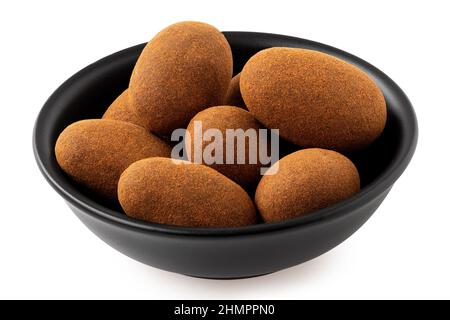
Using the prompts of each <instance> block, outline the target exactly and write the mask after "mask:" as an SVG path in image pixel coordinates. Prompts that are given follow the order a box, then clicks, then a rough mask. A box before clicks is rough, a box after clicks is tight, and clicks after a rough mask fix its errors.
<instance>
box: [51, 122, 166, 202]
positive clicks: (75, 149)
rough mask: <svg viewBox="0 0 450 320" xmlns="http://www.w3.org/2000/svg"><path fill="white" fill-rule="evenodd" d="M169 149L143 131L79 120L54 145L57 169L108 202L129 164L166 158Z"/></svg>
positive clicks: (163, 143)
mask: <svg viewBox="0 0 450 320" xmlns="http://www.w3.org/2000/svg"><path fill="white" fill-rule="evenodd" d="M170 152H171V149H170V147H169V146H168V145H167V144H166V143H165V142H163V141H162V140H160V139H159V138H157V137H155V136H154V135H152V134H150V133H148V132H147V131H146V130H145V129H144V128H142V127H140V126H137V125H135V124H131V123H128V122H123V121H116V120H100V119H95V120H82V121H78V122H75V123H73V124H71V125H70V126H68V127H67V128H65V129H64V131H63V132H61V134H60V135H59V137H58V140H57V141H56V146H55V155H56V160H57V161H58V164H59V165H60V167H61V168H62V169H63V170H64V171H65V172H66V173H67V174H68V175H69V176H70V177H71V178H72V179H74V180H75V181H76V182H78V183H80V184H81V185H83V186H85V187H87V188H88V189H89V190H91V191H93V192H94V193H95V194H97V195H99V196H101V197H104V198H106V199H109V200H114V199H117V182H118V181H119V177H120V175H121V173H122V172H123V171H124V170H125V169H126V168H127V167H128V166H129V165H130V164H132V163H133V162H135V161H137V160H140V159H143V158H148V157H155V156H159V157H170Z"/></svg>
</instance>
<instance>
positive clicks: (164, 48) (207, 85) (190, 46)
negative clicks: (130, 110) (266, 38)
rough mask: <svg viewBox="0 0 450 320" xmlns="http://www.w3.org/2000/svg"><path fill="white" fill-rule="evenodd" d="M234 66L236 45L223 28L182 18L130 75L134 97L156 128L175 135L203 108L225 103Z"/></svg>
mask: <svg viewBox="0 0 450 320" xmlns="http://www.w3.org/2000/svg"><path fill="white" fill-rule="evenodd" d="M232 70H233V59H232V54H231V49H230V46H229V44H228V42H227V40H226V39H225V37H224V36H223V34H222V33H221V32H220V31H219V30H217V29H216V28H214V27H213V26H210V25H208V24H205V23H200V22H180V23H176V24H173V25H171V26H169V27H167V28H166V29H164V30H162V31H161V32H159V33H158V34H157V35H156V36H155V37H154V38H153V39H152V40H151V41H150V42H149V43H148V44H147V45H146V47H145V48H144V50H143V51H142V53H141V55H140V57H139V59H138V61H137V63H136V66H135V68H134V70H133V73H132V76H131V80H130V86H129V89H130V93H131V94H130V96H131V101H132V104H133V106H134V108H135V109H136V111H137V113H138V114H139V115H140V116H142V117H144V118H145V119H148V120H149V125H150V129H151V131H152V132H155V133H157V134H160V135H163V136H170V135H171V133H172V131H173V130H174V129H177V128H185V127H186V126H187V124H188V123H189V120H190V119H191V118H192V117H193V116H194V115H195V114H196V113H197V112H199V111H201V110H203V109H206V108H208V107H210V106H215V105H219V104H221V103H222V101H223V99H224V96H225V94H226V91H227V89H228V85H229V83H230V81H231V77H232Z"/></svg>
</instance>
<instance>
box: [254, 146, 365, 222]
mask: <svg viewBox="0 0 450 320" xmlns="http://www.w3.org/2000/svg"><path fill="white" fill-rule="evenodd" d="M278 163H279V169H278V173H276V174H274V175H267V176H264V177H263V178H262V179H261V181H260V182H259V184H258V187H257V189H256V195H255V202H256V206H257V208H258V209H259V212H260V214H261V216H262V217H263V219H264V221H266V222H273V221H281V220H287V219H291V218H294V217H296V216H299V215H302V214H305V213H309V212H312V211H314V210H318V209H322V208H325V207H327V206H330V205H332V204H334V203H337V202H339V201H341V200H344V199H346V198H348V197H350V196H351V195H353V194H354V193H356V192H358V191H359V174H358V170H357V169H356V167H355V166H354V165H353V163H352V162H351V161H350V160H349V159H347V158H346V157H344V156H343V155H341V154H339V153H337V152H335V151H330V150H324V149H305V150H301V151H297V152H294V153H292V154H290V155H288V156H286V157H284V158H282V159H281V160H280V161H279V162H278Z"/></svg>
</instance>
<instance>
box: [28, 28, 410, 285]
mask: <svg viewBox="0 0 450 320" xmlns="http://www.w3.org/2000/svg"><path fill="white" fill-rule="evenodd" d="M225 36H226V37H227V39H228V41H229V42H230V45H231V47H232V50H233V56H234V66H235V73H237V72H239V71H240V70H241V68H242V67H243V65H244V63H245V62H246V61H247V60H248V59H249V58H250V57H251V56H252V55H253V54H255V53H256V52H257V51H259V50H261V49H264V48H268V47H274V46H285V47H300V48H307V49H314V50H318V51H322V52H326V53H328V54H331V55H334V56H336V57H339V58H341V59H343V60H346V61H348V62H350V63H352V64H354V65H356V66H358V67H359V68H361V69H362V70H364V71H365V72H367V73H368V74H369V75H370V76H371V77H372V78H373V79H375V81H376V82H377V83H378V85H379V86H380V88H381V89H382V91H383V93H384V96H385V98H386V102H387V105H388V121H387V126H386V129H385V131H384V133H383V134H382V136H381V137H380V138H379V139H378V140H377V141H376V142H375V143H374V144H373V145H372V146H371V147H370V148H369V149H367V150H364V151H362V152H359V153H355V154H351V155H349V156H350V157H351V158H352V160H353V161H354V162H355V164H356V165H357V167H358V169H359V172H360V175H361V182H362V189H361V192H359V193H358V194H356V195H354V196H353V197H351V198H350V199H347V200H345V201H342V202H340V203H338V204H336V205H333V206H331V207H328V208H325V209H322V210H319V211H316V212H313V213H311V214H308V215H305V216H302V217H298V218H296V219H292V220H289V221H284V222H279V223H271V224H260V225H255V226H250V227H240V228H227V229H199V228H183V227H174V226H166V225H158V224H153V223H146V222H142V221H138V220H134V219H132V218H129V217H127V216H126V215H125V214H123V212H121V211H120V209H117V208H110V207H107V206H105V205H102V204H101V203H100V202H99V201H98V199H95V198H94V197H92V195H90V194H88V193H86V192H84V191H83V190H82V189H81V188H79V187H78V186H77V185H75V184H74V183H73V182H72V181H71V180H70V179H68V178H67V177H66V175H65V174H64V173H63V172H62V171H61V169H60V168H59V166H58V164H57V162H56V159H55V154H54V145H55V141H56V139H57V137H58V135H59V133H60V132H61V131H62V130H63V129H64V128H65V127H66V126H67V125H69V124H71V123H72V122H75V121H77V120H80V119H88V118H99V117H101V115H102V114H103V112H104V110H105V109H106V108H107V106H108V105H109V104H110V103H111V102H112V101H113V100H114V99H115V97H117V96H118V95H119V94H120V93H121V92H122V91H123V90H124V89H125V88H126V87H127V85H128V81H129V78H130V74H131V71H132V69H133V66H134V64H135V62H136V59H137V58H138V56H139V54H140V52H141V50H142V49H143V47H144V44H142V45H138V46H135V47H132V48H129V49H126V50H123V51H120V52H118V53H115V54H113V55H110V56H108V57H106V58H104V59H102V60H100V61H97V62H95V63H93V64H92V65H90V66H88V67H87V68H85V69H83V70H81V71H80V72H78V73H77V74H75V75H74V76H73V77H71V78H70V79H69V80H67V81H66V82H65V83H64V84H63V85H61V87H59V88H58V89H57V90H56V91H55V92H54V93H53V95H52V96H51V97H50V98H49V99H48V101H47V102H46V104H45V105H44V107H43V108H42V110H41V112H40V114H39V116H38V118H37V121H36V124H35V128H34V135H33V147H34V153H35V156H36V161H37V163H38V166H39V168H40V170H41V171H42V173H43V175H44V177H45V178H46V179H47V181H48V182H49V183H50V185H51V186H52V187H53V188H54V189H55V190H56V191H57V192H58V193H59V194H60V195H61V196H62V197H63V198H64V199H65V200H66V202H67V204H68V205H69V207H70V208H71V209H72V210H73V212H75V214H76V215H77V216H78V217H79V218H80V220H81V221H82V222H83V223H84V224H85V225H86V226H87V227H88V228H89V229H91V231H92V232H94V233H95V234H96V235H97V236H99V237H100V238H101V239H102V240H104V241H105V242H106V243H108V244H109V245H111V246H112V247H114V248H116V249H117V250H119V251H120V252H122V253H124V254H126V255H128V256H130V257H131V258H134V259H136V260H138V261H141V262H143V263H146V264H148V265H150V266H153V267H156V268H160V269H164V270H168V271H173V272H177V273H182V274H186V275H190V276H196V277H206V278H223V279H226V278H243V277H252V276H257V275H263V274H267V273H271V272H274V271H278V270H281V269H284V268H288V267H291V266H294V265H297V264H300V263H302V262H305V261H307V260H310V259H312V258H315V257H317V256H319V255H321V254H322V253H324V252H327V251H328V250H330V249H332V248H333V247H335V246H337V245H338V244H340V243H341V242H342V241H344V240H345V239H347V238H348V237H349V236H350V235H351V234H353V232H355V231H356V230H357V229H358V228H359V227H361V225H363V224H364V223H365V222H366V221H367V219H369V217H370V216H371V215H372V213H373V212H374V211H375V210H376V209H377V207H378V206H379V205H380V204H381V202H382V201H383V199H384V198H385V197H386V195H387V194H388V192H389V190H390V189H391V187H392V185H393V183H394V182H395V181H396V180H397V179H398V177H399V176H400V175H401V174H402V172H403V171H404V169H405V168H406V166H407V165H408V163H409V161H410V159H411V157H412V155H413V153H414V149H415V146H416V142H417V122H416V117H415V114H414V111H413V108H412V106H411V104H410V102H409V101H408V98H407V97H406V95H405V94H404V93H403V92H402V90H401V89H400V88H399V87H398V86H397V85H396V84H395V83H394V82H393V81H392V80H391V79H390V78H389V77H388V76H386V75H385V74H384V73H382V72H381V71H380V70H378V69H376V68H375V67H373V66H372V65H370V64H369V63H367V62H365V61H363V60H361V59H359V58H357V57H355V56H353V55H351V54H349V53H346V52H344V51H341V50H338V49H336V48H333V47H330V46H327V45H323V44H320V43H317V42H312V41H308V40H303V39H299V38H293V37H287V36H282V35H274V34H262V33H249V32H225Z"/></svg>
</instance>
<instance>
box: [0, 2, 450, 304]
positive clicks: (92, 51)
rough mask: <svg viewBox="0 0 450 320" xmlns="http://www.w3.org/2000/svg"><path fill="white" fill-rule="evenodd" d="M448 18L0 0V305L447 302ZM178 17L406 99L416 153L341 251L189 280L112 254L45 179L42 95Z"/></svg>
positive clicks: (407, 6)
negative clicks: (346, 55)
mask: <svg viewBox="0 0 450 320" xmlns="http://www.w3.org/2000/svg"><path fill="white" fill-rule="evenodd" d="M425 3H426V4H425ZM449 15H450V9H449V7H448V1H426V2H425V1H422V4H420V2H415V1H379V0H378V1H373V2H371V4H370V3H369V2H365V1H328V2H324V1H292V2H287V1H280V0H277V1H261V0H259V1H242V0H241V1H230V0H228V1H176V2H175V1H167V0H165V1H141V2H138V1H135V2H133V1H122V2H117V1H111V0H108V1H73V2H70V3H69V2H66V1H53V2H52V1H42V0H41V1H27V2H25V1H8V2H7V1H0V33H1V37H0V41H1V47H0V55H1V59H0V90H1V91H0V92H1V96H0V105H1V106H0V114H1V118H0V119H1V125H0V139H1V150H2V152H1V158H0V161H1V172H0V199H1V207H0V212H1V217H0V298H146V299H154V298H159V299H165V298H173V299H186V298H190V299H197V298H199V299H202V298H210V299H225V298H230V299H247V298H248V299H260V298H268V299H270V298H274V299H303V298H308V299H309V298H326V299H327V298H344V299H346V298H450V289H449V288H450V209H449V199H450V191H449V188H448V181H449V179H450V175H449V164H450V161H449V160H450V159H449V152H448V137H449V130H450V125H449V124H450V102H449V101H450V99H449V95H448V93H449V91H450V81H449V72H450V49H449V41H450V40H449V38H450V37H449V30H450V23H449V20H450V19H449ZM182 20H199V21H204V22H208V23H211V24H213V25H215V26H216V27H218V28H219V29H221V30H247V31H261V32H271V33H281V34H288V35H292V36H297V37H303V38H307V39H312V40H316V41H319V42H323V43H327V44H330V45H333V46H336V47H338V48H341V49H343V50H346V51H349V52H351V53H353V54H356V55H357V56H360V57H361V58H363V59H365V60H367V61H369V62H370V63H372V64H374V65H375V66H377V67H379V68H380V69H381V70H383V71H384V72H386V73H387V74H388V75H389V76H390V77H392V78H393V79H394V81H396V82H397V83H398V84H399V85H400V86H401V87H402V88H403V90H404V91H405V92H406V93H407V95H408V96H409V98H410V99H411V101H412V103H413V105H414V106H415V110H416V112H417V117H418V120H419V129H420V133H419V143H418V148H417V151H416V154H415V156H414V158H413V160H412V162H411V164H410V166H409V167H408V169H407V170H406V172H405V173H404V175H403V176H402V177H401V178H400V180H399V181H398V182H397V183H396V185H395V187H394V188H393V189H392V192H391V193H390V194H389V196H388V197H387V199H386V200H385V201H384V203H383V204H382V205H381V207H380V208H379V210H378V211H377V212H376V214H375V215H374V216H373V217H372V219H370V220H369V222H368V223H367V224H366V225H364V226H363V227H362V229H360V230H359V231H358V232H357V233H356V234H355V235H354V236H352V237H351V238H350V239H349V240H347V241H346V242H345V243H343V244H342V245H340V246H339V247H337V248H336V249H334V250H332V251H331V252H329V253H327V254H325V255H323V256H321V257H319V258H317V259H315V260H313V261H310V262H308V263H305V264H303V265H300V266H297V267H294V268H291V269H288V270H284V271H281V272H278V273H275V274H272V275H268V276H264V277H260V278H253V279H248V280H235V281H214V280H200V279H194V278H189V277H186V276H182V275H177V274H172V273H168V272H165V271H160V270H157V269H154V268H151V267H148V266H145V265H142V264H140V263H138V262H135V261H133V260H131V259H129V258H127V257H125V256H124V255H122V254H120V253H118V252H116V251H115V250H113V249H112V248H110V247H109V246H107V245H106V244H104V243H103V242H102V241H101V240H99V239H98V238H97V237H96V236H95V235H94V234H92V233H91V232H90V231H88V229H87V228H85V227H84V226H83V225H82V224H81V222H80V221H78V219H77V218H76V217H75V216H74V215H73V214H72V212H71V211H70V210H69V208H68V207H67V206H66V204H65V203H64V201H63V200H62V199H61V198H60V197H59V196H58V195H57V194H56V192H54V191H53V189H52V188H51V187H50V186H49V185H48V184H47V183H46V181H45V180H44V178H43V177H42V176H41V174H40V173H39V170H38V168H37V166H36V164H35V161H34V158H33V154H32V147H31V134H32V128H33V122H34V120H35V118H36V116H37V113H38V112H39V109H40V108H41V106H42V104H43V103H44V102H45V100H46V98H47V97H48V96H49V95H50V94H51V93H52V92H53V91H54V90H55V89H56V88H57V87H58V86H59V85H60V84H61V83H62V82H63V81H64V80H66V79H67V78H68V77H69V76H71V75H72V74H73V73H75V72H77V71H78V70H79V69H81V68H83V67H85V66H86V65H88V64H90V63H92V62H94V61H96V60H97V59H99V58H102V57H103V56H105V55H108V54H110V53H113V52H115V51H118V50H121V49H123V48H126V47H129V46H132V45H135V44H138V43H141V42H145V41H148V40H149V39H150V38H151V37H152V36H153V35H154V34H155V33H156V32H157V31H158V30H160V29H161V28H163V27H165V26H167V25H169V24H171V23H173V22H177V21H182Z"/></svg>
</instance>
